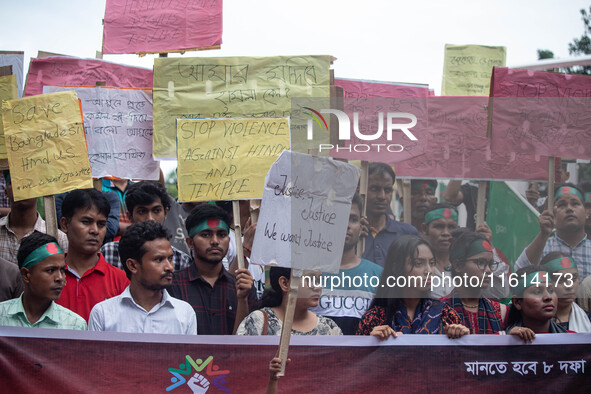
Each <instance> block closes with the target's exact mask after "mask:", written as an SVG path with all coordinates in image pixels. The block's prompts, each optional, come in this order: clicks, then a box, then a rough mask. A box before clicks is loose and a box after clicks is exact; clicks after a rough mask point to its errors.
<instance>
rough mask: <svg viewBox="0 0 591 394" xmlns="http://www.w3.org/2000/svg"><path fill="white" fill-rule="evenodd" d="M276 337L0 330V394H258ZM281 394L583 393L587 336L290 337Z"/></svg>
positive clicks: (590, 360)
mask: <svg viewBox="0 0 591 394" xmlns="http://www.w3.org/2000/svg"><path fill="white" fill-rule="evenodd" d="M278 343H279V337H240V336H177V335H155V334H125V333H96V332H79V331H70V330H50V329H27V328H16V327H0V382H2V386H3V387H2V391H4V390H8V391H6V392H15V393H16V392H19V393H25V392H26V393H33V392H37V393H40V392H57V391H59V392H85V393H94V392H109V393H124V392H143V393H155V392H162V393H166V392H174V393H206V392H207V393H222V392H223V393H262V392H264V391H265V389H266V387H267V382H268V378H269V361H270V360H271V359H272V358H273V356H274V355H275V353H276V351H277V348H278ZM289 357H290V358H291V363H290V364H289V365H288V367H287V369H286V374H285V376H284V377H282V378H280V379H279V382H278V391H279V392H281V393H282V392H288V393H295V392H298V393H316V392H317V393H337V392H338V393H343V392H350V393H363V392H367V393H370V392H396V391H404V392H410V393H414V392H471V393H473V392H474V390H479V391H481V392H483V393H484V392H486V393H488V392H509V391H510V390H525V391H527V392H563V393H567V392H586V393H589V392H591V334H546V335H538V336H537V338H536V339H535V341H534V343H532V344H528V345H524V344H522V343H521V342H520V341H518V340H517V339H516V338H514V337H512V336H503V335H469V336H466V337H464V338H461V339H456V340H450V339H448V338H446V337H445V336H443V335H403V336H400V337H399V338H397V339H390V340H388V341H385V342H379V341H378V340H377V339H375V338H372V337H320V336H315V337H305V336H301V337H292V338H291V346H290V349H289Z"/></svg>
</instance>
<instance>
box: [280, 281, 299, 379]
mask: <svg viewBox="0 0 591 394" xmlns="http://www.w3.org/2000/svg"><path fill="white" fill-rule="evenodd" d="M301 281H302V271H300V270H295V269H292V270H291V274H290V279H289V293H288V294H287V308H286V310H285V317H284V319H283V325H282V326H281V339H280V341H279V358H280V359H281V372H279V373H278V374H277V376H285V364H286V363H287V354H288V352H289V341H290V339H291V327H292V326H293V315H294V313H295V305H296V302H297V300H298V290H299V288H300V283H301Z"/></svg>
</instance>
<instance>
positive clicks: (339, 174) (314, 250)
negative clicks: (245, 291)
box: [250, 151, 359, 273]
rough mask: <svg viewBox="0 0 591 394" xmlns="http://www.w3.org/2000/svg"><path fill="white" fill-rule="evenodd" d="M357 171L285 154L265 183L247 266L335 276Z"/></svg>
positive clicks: (328, 160) (322, 159)
mask: <svg viewBox="0 0 591 394" xmlns="http://www.w3.org/2000/svg"><path fill="white" fill-rule="evenodd" d="M358 181H359V169H358V168H357V167H355V166H353V165H351V164H347V163H344V162H340V161H335V160H333V159H331V158H326V157H313V156H310V155H306V154H302V153H297V152H289V151H284V152H283V153H282V154H281V156H280V157H279V158H278V159H277V161H276V162H275V163H274V164H273V165H272V166H271V169H270V170H269V173H268V174H267V176H266V178H265V190H264V192H263V201H262V204H261V213H260V216H259V221H258V224H257V232H256V234H255V239H254V244H253V248H252V255H251V259H250V262H251V263H254V264H259V265H261V264H264V265H266V264H276V265H278V266H280V267H288V268H294V269H301V270H313V271H321V272H328V273H337V272H338V270H339V266H340V262H341V257H342V254H343V247H344V243H345V233H346V231H347V224H348V220H349V213H350V211H351V199H352V198H353V194H354V193H355V190H356V189H357V182H358Z"/></svg>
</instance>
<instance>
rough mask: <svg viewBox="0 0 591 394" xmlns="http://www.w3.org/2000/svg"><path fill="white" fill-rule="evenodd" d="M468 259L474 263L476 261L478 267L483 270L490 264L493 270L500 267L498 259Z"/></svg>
mask: <svg viewBox="0 0 591 394" xmlns="http://www.w3.org/2000/svg"><path fill="white" fill-rule="evenodd" d="M466 261H472V262H473V263H475V264H476V265H477V266H478V268H480V269H481V270H484V269H486V266H487V265H488V266H489V267H490V270H491V271H494V270H496V269H497V268H498V266H499V262H498V261H494V260H489V259H485V258H480V259H467V260H466Z"/></svg>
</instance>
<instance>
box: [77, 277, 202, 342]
mask: <svg viewBox="0 0 591 394" xmlns="http://www.w3.org/2000/svg"><path fill="white" fill-rule="evenodd" d="M88 330H89V331H118V332H137V333H144V334H181V335H196V334H197V317H196V316H195V311H194V310H193V307H192V306H191V305H189V304H188V303H186V302H185V301H181V300H179V299H177V298H174V297H171V296H170V295H169V294H168V292H167V291H166V290H162V300H161V301H160V303H158V304H156V305H155V306H154V307H153V308H152V309H151V310H150V312H146V310H145V309H144V308H142V307H141V306H139V305H138V304H136V303H135V301H134V300H133V298H132V297H131V292H130V291H129V286H127V288H126V289H125V290H124V291H123V293H121V294H120V295H118V296H116V297H113V298H109V299H108V300H105V301H103V302H99V303H98V304H96V305H95V306H94V308H92V311H91V312H90V318H89V320H88Z"/></svg>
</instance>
